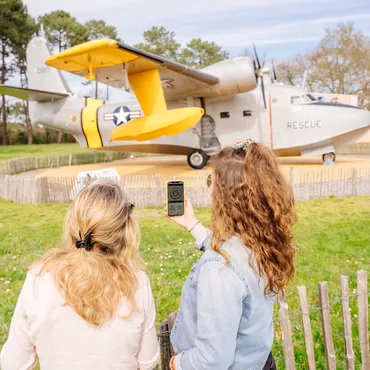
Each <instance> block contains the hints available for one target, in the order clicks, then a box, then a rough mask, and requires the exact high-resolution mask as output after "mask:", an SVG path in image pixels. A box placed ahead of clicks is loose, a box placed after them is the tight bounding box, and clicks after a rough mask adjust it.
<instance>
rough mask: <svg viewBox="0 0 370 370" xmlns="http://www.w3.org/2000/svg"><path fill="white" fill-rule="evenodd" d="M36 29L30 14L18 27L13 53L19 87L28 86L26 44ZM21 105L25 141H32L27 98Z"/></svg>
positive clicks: (30, 142)
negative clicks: (19, 80) (25, 133)
mask: <svg viewBox="0 0 370 370" xmlns="http://www.w3.org/2000/svg"><path fill="white" fill-rule="evenodd" d="M36 31H37V26H36V23H35V20H34V19H33V18H31V17H30V16H28V17H27V19H26V22H24V23H23V24H22V26H21V27H20V28H19V29H18V32H19V34H20V38H19V40H18V43H17V46H16V47H15V48H14V54H15V57H16V64H17V69H18V71H19V73H20V78H21V87H24V88H26V87H27V86H28V79H27V61H26V45H27V44H28V43H29V41H30V40H31V38H32V35H33V34H34V33H35V32H36ZM22 107H23V111H24V115H25V121H26V131H27V141H28V144H32V143H33V132H32V123H31V119H30V113H29V104H28V100H23V101H22Z"/></svg>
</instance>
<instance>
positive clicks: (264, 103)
mask: <svg viewBox="0 0 370 370" xmlns="http://www.w3.org/2000/svg"><path fill="white" fill-rule="evenodd" d="M261 89H262V96H263V105H264V106H265V109H267V105H266V95H265V83H264V82H263V76H261Z"/></svg>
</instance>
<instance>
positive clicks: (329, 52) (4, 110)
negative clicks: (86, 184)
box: [0, 0, 370, 145]
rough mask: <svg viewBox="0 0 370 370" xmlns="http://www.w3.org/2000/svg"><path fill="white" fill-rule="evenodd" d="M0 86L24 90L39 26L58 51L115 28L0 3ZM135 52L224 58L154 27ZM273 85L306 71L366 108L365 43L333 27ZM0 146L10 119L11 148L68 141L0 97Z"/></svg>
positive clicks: (369, 91) (184, 59)
mask: <svg viewBox="0 0 370 370" xmlns="http://www.w3.org/2000/svg"><path fill="white" fill-rule="evenodd" d="M0 24H1V28H0V83H1V84H4V83H6V82H7V81H8V80H9V78H11V77H13V76H19V78H20V85H21V87H27V63H26V46H27V44H28V42H29V41H30V40H31V38H32V37H33V35H34V34H37V33H38V32H39V31H40V26H41V24H43V27H44V31H45V37H46V39H47V42H48V45H49V47H50V49H51V50H52V51H54V52H60V51H62V50H65V49H67V48H69V47H72V46H74V45H78V44H80V43H82V42H86V41H89V40H94V39H99V38H111V39H115V40H117V41H119V35H118V34H117V29H116V27H115V26H113V25H109V24H107V23H106V22H105V21H104V20H101V19H98V20H95V19H94V20H90V21H88V22H85V23H80V22H78V20H77V19H76V18H75V17H73V16H72V15H71V14H69V13H68V12H66V11H64V10H57V11H54V12H51V13H48V14H44V15H42V16H40V17H38V19H34V18H33V17H32V16H30V14H29V13H28V9H27V6H25V5H24V4H23V2H22V0H7V1H6V2H0ZM135 46H136V47H137V48H139V49H142V50H145V51H149V52H151V53H154V54H157V55H161V56H164V57H166V58H169V59H172V60H175V61H177V62H180V63H184V64H187V65H189V66H191V67H195V68H204V67H206V66H208V65H211V64H213V63H216V62H219V61H222V60H224V59H227V58H229V54H228V52H227V51H226V50H224V49H223V47H222V46H220V45H217V44H216V43H215V42H212V41H205V40H202V39H201V38H195V39H193V40H191V41H189V42H188V43H187V44H186V45H181V44H180V43H179V42H178V41H177V40H176V34H175V33H174V32H172V31H169V30H167V29H166V28H164V27H158V26H154V27H152V28H151V29H150V30H147V31H145V32H144V33H143V41H142V42H140V43H139V44H137V45H135ZM276 70H277V77H278V80H279V81H282V82H284V83H288V84H291V85H300V84H301V83H302V79H303V76H304V72H305V71H307V72H308V73H307V79H306V88H308V89H309V90H311V91H316V92H323V93H325V92H329V93H333V94H356V95H358V96H359V104H360V105H361V106H363V107H366V108H368V109H370V40H369V39H368V38H367V37H366V36H365V35H364V34H362V33H361V32H359V31H356V30H355V29H354V27H353V25H352V24H339V25H338V26H337V27H336V28H334V29H332V30H326V33H325V35H324V37H323V38H322V40H321V41H320V42H319V44H318V45H317V47H316V48H314V50H313V51H310V52H307V53H304V54H298V55H296V56H294V57H292V58H288V59H285V60H282V61H280V62H279V63H277V68H276ZM0 109H1V118H2V122H1V132H0V136H1V142H2V144H3V145H8V144H9V135H10V134H9V129H8V125H7V120H8V117H13V118H14V117H16V118H17V121H18V122H21V123H22V126H21V128H20V129H18V136H19V138H18V139H17V134H15V133H14V128H13V130H12V134H11V135H10V136H11V143H25V142H27V143H28V144H32V143H33V142H34V141H36V142H47V140H49V142H50V140H56V141H57V142H61V141H62V140H68V141H70V140H72V138H69V137H68V136H67V135H63V134H62V132H59V133H58V135H57V136H56V135H55V134H54V133H53V134H50V130H49V129H46V128H44V129H42V128H41V129H40V128H38V130H37V132H38V136H37V137H36V136H35V135H34V132H35V127H33V126H32V123H31V120H30V117H29V107H28V102H27V101H23V102H16V103H14V102H13V101H12V103H10V102H9V101H7V99H6V97H5V96H2V97H1V105H0ZM55 137H56V139H55Z"/></svg>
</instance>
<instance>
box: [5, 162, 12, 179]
mask: <svg viewBox="0 0 370 370" xmlns="http://www.w3.org/2000/svg"><path fill="white" fill-rule="evenodd" d="M6 164H7V166H8V175H9V176H10V175H11V174H12V171H11V169H10V160H9V161H6Z"/></svg>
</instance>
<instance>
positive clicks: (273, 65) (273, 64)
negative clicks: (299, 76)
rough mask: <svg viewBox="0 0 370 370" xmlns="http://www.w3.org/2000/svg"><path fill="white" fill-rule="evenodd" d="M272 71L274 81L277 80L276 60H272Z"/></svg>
mask: <svg viewBox="0 0 370 370" xmlns="http://www.w3.org/2000/svg"><path fill="white" fill-rule="evenodd" d="M272 71H273V73H274V81H277V75H276V69H275V63H274V60H272Z"/></svg>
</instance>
